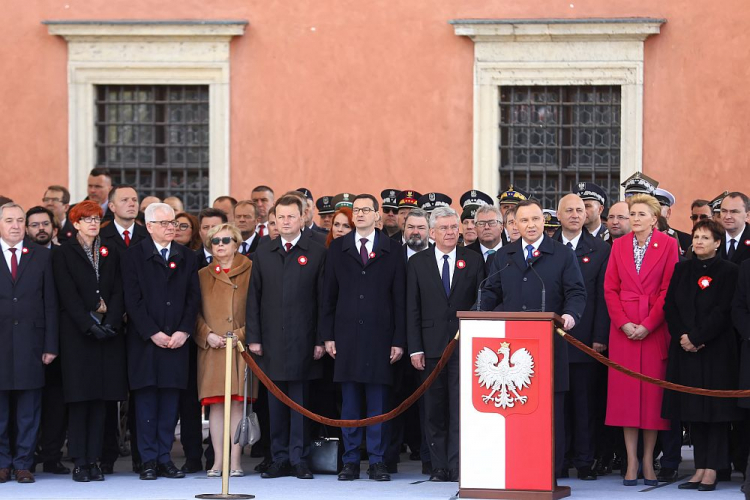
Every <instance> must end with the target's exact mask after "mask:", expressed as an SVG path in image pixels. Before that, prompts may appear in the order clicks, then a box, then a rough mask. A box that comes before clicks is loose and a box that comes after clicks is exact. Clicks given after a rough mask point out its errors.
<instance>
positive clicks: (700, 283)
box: [698, 276, 713, 290]
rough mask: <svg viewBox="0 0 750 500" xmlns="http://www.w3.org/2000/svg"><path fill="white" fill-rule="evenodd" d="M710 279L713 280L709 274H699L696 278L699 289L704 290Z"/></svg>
mask: <svg viewBox="0 0 750 500" xmlns="http://www.w3.org/2000/svg"><path fill="white" fill-rule="evenodd" d="M711 281H713V280H712V279H711V277H710V276H701V277H700V278H698V286H699V287H701V290H705V289H706V288H708V287H709V286H710V285H711Z"/></svg>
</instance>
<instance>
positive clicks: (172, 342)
mask: <svg viewBox="0 0 750 500" xmlns="http://www.w3.org/2000/svg"><path fill="white" fill-rule="evenodd" d="M188 337H189V335H188V334H187V333H185V332H174V333H173V334H172V335H171V336H169V335H167V334H166V333H164V332H158V333H155V334H153V335H151V342H153V343H154V344H156V345H157V347H161V348H162V349H178V348H180V347H182V346H183V344H184V343H185V341H186V340H187V338H188Z"/></svg>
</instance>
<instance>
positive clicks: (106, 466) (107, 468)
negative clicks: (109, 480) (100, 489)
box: [99, 462, 115, 475]
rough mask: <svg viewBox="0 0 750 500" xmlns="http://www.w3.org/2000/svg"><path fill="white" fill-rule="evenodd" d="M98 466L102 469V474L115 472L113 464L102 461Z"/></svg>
mask: <svg viewBox="0 0 750 500" xmlns="http://www.w3.org/2000/svg"><path fill="white" fill-rule="evenodd" d="M99 468H100V469H101V470H102V474H104V475H110V474H114V473H115V464H110V463H107V462H102V463H101V464H99Z"/></svg>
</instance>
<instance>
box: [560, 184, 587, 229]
mask: <svg viewBox="0 0 750 500" xmlns="http://www.w3.org/2000/svg"><path fill="white" fill-rule="evenodd" d="M557 218H558V219H559V220H560V225H561V226H562V230H563V235H564V236H565V237H566V238H567V239H569V240H571V239H573V238H575V237H576V236H578V235H579V234H580V233H581V228H583V224H584V222H585V221H586V206H585V204H584V203H583V200H582V199H581V197H580V196H578V195H577V194H566V195H565V196H563V197H562V198H561V199H560V203H559V204H558V205H557Z"/></svg>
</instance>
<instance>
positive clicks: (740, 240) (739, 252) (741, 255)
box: [719, 224, 750, 266]
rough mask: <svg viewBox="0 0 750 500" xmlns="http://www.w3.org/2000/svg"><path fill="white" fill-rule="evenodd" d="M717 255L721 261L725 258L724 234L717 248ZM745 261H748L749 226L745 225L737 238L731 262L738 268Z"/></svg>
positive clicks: (749, 257)
mask: <svg viewBox="0 0 750 500" xmlns="http://www.w3.org/2000/svg"><path fill="white" fill-rule="evenodd" d="M719 255H721V257H722V258H723V259H726V258H727V240H726V233H725V234H724V237H723V238H722V240H721V246H719ZM747 259H750V224H745V229H743V230H742V234H740V235H739V236H738V237H737V247H736V248H735V250H734V255H732V259H731V261H732V262H734V263H735V264H737V265H738V266H739V265H740V264H742V263H743V262H744V261H746V260H747Z"/></svg>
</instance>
